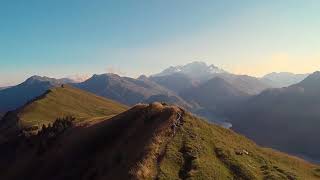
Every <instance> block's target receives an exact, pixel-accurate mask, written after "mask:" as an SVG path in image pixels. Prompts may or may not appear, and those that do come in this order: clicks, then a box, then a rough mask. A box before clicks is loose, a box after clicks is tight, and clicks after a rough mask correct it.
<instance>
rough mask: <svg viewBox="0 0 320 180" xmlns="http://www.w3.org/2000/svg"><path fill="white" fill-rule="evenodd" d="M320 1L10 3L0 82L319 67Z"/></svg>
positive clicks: (4, 16)
mask: <svg viewBox="0 0 320 180" xmlns="http://www.w3.org/2000/svg"><path fill="white" fill-rule="evenodd" d="M319 9H320V2H319V1H316V0H308V1H298V0H285V1H276V0H272V1H267V2H262V1H259V2H257V1H251V0H246V1H241V2H238V1H237V2H235V1H201V2H194V1H174V2H172V1H154V2H150V1H141V3H137V2H132V1H127V2H118V1H108V2H102V1H99V2H98V1H94V2H92V1H91V2H89V1H84V0H80V1H73V0H71V1H62V0H57V1H42V2H39V1H32V0H31V1H25V2H24V1H21V2H19V3H17V2H14V1H10V2H9V1H7V2H1V3H0V23H1V30H0V62H1V64H0V86H8V85H15V84H18V83H20V82H22V81H23V80H25V79H26V78H28V77H30V76H32V75H41V76H49V77H54V78H62V77H87V76H90V75H92V74H101V73H105V72H114V73H117V74H120V75H125V76H129V77H137V76H139V75H141V74H146V75H150V74H154V73H157V72H160V71H162V70H163V69H165V68H167V67H169V66H175V65H183V64H187V63H189V62H192V61H204V62H206V63H207V64H214V65H215V66H218V67H220V68H222V69H225V70H226V71H228V72H231V73H236V74H247V75H251V76H255V77H261V76H263V75H265V74H267V73H271V72H292V73H299V74H300V73H312V72H314V71H317V70H320V63H319V62H320V53H319V52H318V50H319V48H320V37H319V36H318V32H319V31H320V21H319V18H320V12H319Z"/></svg>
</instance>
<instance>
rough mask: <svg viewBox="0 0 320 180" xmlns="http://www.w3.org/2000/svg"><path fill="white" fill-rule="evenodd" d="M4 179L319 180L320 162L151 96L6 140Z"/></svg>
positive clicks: (1, 157) (0, 174) (0, 160)
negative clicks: (113, 111)
mask: <svg viewBox="0 0 320 180" xmlns="http://www.w3.org/2000/svg"><path fill="white" fill-rule="evenodd" d="M12 149H15V151H12ZM13 157H14V158H13ZM39 167H42V168H41V169H39ZM0 178H1V179H11V180H12V179H34V180H37V179H218V180H220V179H244V180H251V179H277V180H278V179H289V180H292V179H303V180H304V179H308V180H313V179H320V167H319V166H316V165H313V164H310V163H308V162H305V161H303V160H301V159H298V158H295V157H292V156H289V155H286V154H283V153H280V152H277V151H274V150H271V149H267V148H262V147H259V146H257V145H256V144H255V143H253V142H252V141H250V140H248V139H246V138H245V137H244V136H241V135H239V134H236V133H235V132H233V131H232V130H228V129H224V128H221V127H218V126H216V125H212V124H209V123H208V122H206V121H204V120H202V119H199V118H198V117H195V116H194V115H192V114H190V113H188V112H185V110H183V109H181V108H179V107H177V106H168V105H162V104H160V103H153V104H150V105H146V104H140V105H136V106H134V107H133V108H131V109H130V110H128V111H125V112H123V113H121V114H119V115H117V116H115V117H113V118H111V119H108V120H105V121H100V122H98V123H96V124H93V125H90V126H85V127H78V126H76V127H70V128H68V129H66V130H64V131H59V132H57V131H55V130H50V128H49V129H46V130H45V131H43V132H41V133H39V134H38V135H35V136H31V137H21V139H20V140H19V141H18V142H15V143H6V144H0Z"/></svg>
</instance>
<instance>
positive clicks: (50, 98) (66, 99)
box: [0, 85, 127, 129]
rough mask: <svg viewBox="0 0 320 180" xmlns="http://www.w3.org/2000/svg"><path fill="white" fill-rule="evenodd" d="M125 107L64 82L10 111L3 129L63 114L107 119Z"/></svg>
mask: <svg viewBox="0 0 320 180" xmlns="http://www.w3.org/2000/svg"><path fill="white" fill-rule="evenodd" d="M126 109H127V106H125V105H122V104H120V103H117V102H115V101H111V100H108V99H105V98H102V97H99V96H96V95H94V94H91V93H88V92H85V91H82V90H79V89H76V88H73V87H71V86H67V85H63V86H61V87H57V88H52V89H50V90H48V91H47V92H46V93H45V94H43V95H42V96H40V97H38V98H36V99H35V100H33V101H31V102H29V103H27V104H26V105H24V106H23V107H21V108H19V109H17V110H16V111H14V112H11V113H9V114H7V115H6V116H5V117H4V119H3V123H1V125H0V129H4V128H7V127H8V126H15V125H18V126H19V127H20V128H29V127H33V126H38V127H41V126H42V125H43V124H45V125H47V124H49V123H52V122H53V121H55V119H56V118H59V117H64V116H73V117H75V118H76V120H77V121H78V122H82V121H84V120H86V121H90V120H98V119H101V118H104V119H105V118H108V117H112V116H113V115H116V114H119V113H121V112H123V111H125V110H126ZM14 122H16V123H17V124H15V123H14ZM9 129H10V128H9Z"/></svg>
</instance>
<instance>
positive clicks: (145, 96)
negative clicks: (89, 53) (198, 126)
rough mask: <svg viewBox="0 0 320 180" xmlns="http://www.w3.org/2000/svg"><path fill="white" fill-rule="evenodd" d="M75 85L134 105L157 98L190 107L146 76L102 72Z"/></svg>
mask: <svg viewBox="0 0 320 180" xmlns="http://www.w3.org/2000/svg"><path fill="white" fill-rule="evenodd" d="M74 86H76V87H78V88H80V89H83V90H86V91H89V92H92V93H94V94H97V95H99V96H102V97H106V98H109V99H112V100H115V101H118V102H120V103H123V104H127V105H134V104H136V103H140V102H146V101H150V99H154V98H157V99H158V100H159V101H165V100H167V99H171V101H172V102H174V103H175V104H179V105H181V106H184V107H187V108H188V107H190V105H189V104H188V103H187V102H185V101H184V100H183V99H181V98H180V97H178V96H177V95H176V94H175V93H173V92H171V91H169V90H168V89H166V88H164V87H162V86H160V85H159V84H157V83H155V82H153V81H151V80H149V79H148V78H147V77H145V76H141V77H139V78H138V79H133V78H128V77H120V76H118V75H116V74H101V75H94V76H92V77H91V78H90V79H88V80H86V81H85V82H82V83H79V84H74ZM170 97H173V98H170ZM159 98H160V99H159ZM162 98H163V99H162Z"/></svg>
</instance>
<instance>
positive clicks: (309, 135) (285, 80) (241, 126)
mask: <svg viewBox="0 0 320 180" xmlns="http://www.w3.org/2000/svg"><path fill="white" fill-rule="evenodd" d="M305 76H306V75H295V74H290V73H272V74H269V75H266V76H265V77H263V78H255V77H251V76H246V75H236V74H232V73H229V72H227V71H225V70H223V69H220V68H218V67H216V66H214V65H207V64H205V63H202V62H194V63H190V64H187V65H182V66H176V67H170V68H168V69H166V70H164V71H163V72H161V73H158V74H155V75H151V76H150V77H147V76H140V77H139V78H137V79H135V78H129V77H121V76H119V75H116V74H110V73H109V74H100V75H93V76H92V77H91V78H89V79H87V80H86V81H84V82H80V83H76V82H74V81H72V80H70V79H54V78H48V77H40V76H33V77H30V78H28V79H27V80H26V81H25V82H23V83H21V84H19V85H17V86H12V87H9V88H6V89H2V90H0V100H1V101H0V118H1V116H3V115H4V114H5V113H6V112H7V111H13V110H15V109H17V110H18V109H19V108H20V107H22V106H23V105H25V104H26V103H27V102H33V100H34V99H37V98H38V97H39V96H41V95H42V94H43V93H45V92H47V91H48V90H49V89H52V88H55V87H60V86H62V84H69V85H71V86H74V87H76V88H79V89H82V90H84V91H88V92H91V93H93V94H95V95H98V96H102V97H104V98H108V99H111V100H114V101H117V102H120V103H122V104H125V105H129V106H132V105H134V104H137V103H152V102H154V101H159V102H163V103H167V104H176V105H179V106H181V107H184V108H185V109H186V110H189V111H191V112H192V113H195V114H197V115H199V116H201V117H205V118H207V119H208V120H209V121H211V122H215V123H219V124H223V125H225V124H226V121H228V122H231V123H232V127H233V128H234V130H236V131H238V132H240V133H242V134H244V135H246V136H248V137H250V138H252V139H254V140H255V141H256V142H258V143H260V144H262V145H268V146H271V147H274V148H277V149H280V150H283V151H286V152H289V153H293V154H299V155H300V154H301V155H304V156H308V157H311V158H312V159H314V160H317V159H319V157H320V154H319V153H318V152H320V148H319V146H318V145H314V143H315V142H316V140H317V139H316V138H315V137H318V136H319V134H318V132H317V129H319V128H320V126H319V121H318V119H320V114H319V113H318V108H319V107H320V99H319V97H320V94H319V93H320V87H319V86H320V85H319V84H320V80H319V72H315V73H313V74H311V75H309V76H307V77H306V78H305ZM295 82H297V83H296V84H292V83H295ZM287 85H289V86H288V87H284V88H275V87H282V86H287ZM318 101H319V102H318ZM53 102H54V101H53ZM66 109H68V108H66ZM41 117H42V116H41ZM43 119H45V118H43ZM3 122H4V121H3ZM225 126H226V127H230V124H227V125H225ZM271 130H272V131H273V133H272V134H270V133H269V131H271Z"/></svg>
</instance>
